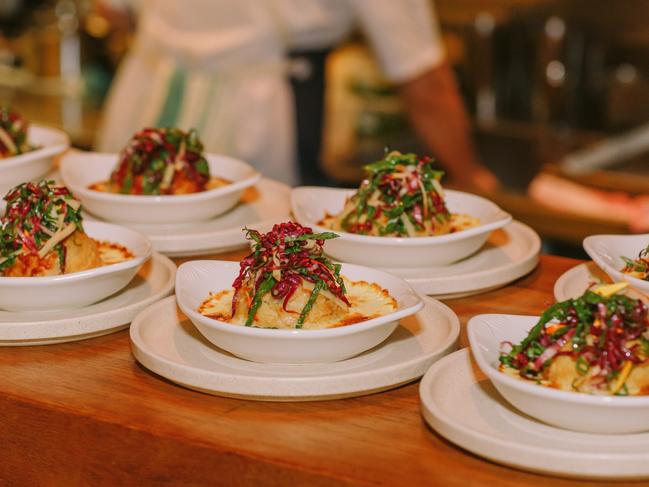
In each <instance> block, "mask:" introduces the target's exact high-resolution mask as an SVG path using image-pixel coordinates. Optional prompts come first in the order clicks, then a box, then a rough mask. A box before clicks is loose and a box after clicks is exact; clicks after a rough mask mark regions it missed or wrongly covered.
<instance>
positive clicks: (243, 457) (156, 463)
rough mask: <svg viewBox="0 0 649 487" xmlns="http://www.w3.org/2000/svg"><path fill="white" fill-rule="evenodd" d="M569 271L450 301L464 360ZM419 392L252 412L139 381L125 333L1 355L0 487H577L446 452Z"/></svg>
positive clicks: (269, 406) (537, 274) (258, 405)
mask: <svg viewBox="0 0 649 487" xmlns="http://www.w3.org/2000/svg"><path fill="white" fill-rule="evenodd" d="M239 255H240V254H238V253H232V254H228V255H225V256H222V257H226V258H230V259H231V258H236V257H238V256H239ZM212 257H213V256H212ZM577 263H578V261H575V260H571V259H564V258H559V257H550V256H543V257H542V258H541V262H540V265H539V267H538V268H537V269H536V270H535V271H534V272H533V273H532V274H530V275H528V276H527V277H525V278H523V279H521V280H519V281H517V282H516V283H514V284H513V285H511V286H508V287H506V288H503V289H500V290H496V291H493V292H490V293H486V294H483V295H480V296H474V297H469V298H463V299H457V300H452V301H448V302H447V304H449V305H450V306H451V307H452V308H453V309H454V310H455V312H456V313H457V314H458V315H459V317H460V321H461V323H462V326H463V331H462V336H461V339H460V344H461V346H466V345H467V340H466V335H465V333H464V325H465V324H466V322H467V320H468V319H469V318H470V317H471V316H473V315H475V314H478V313H484V312H502V313H519V314H536V313H538V312H539V311H540V310H541V309H542V308H543V307H545V306H546V305H548V304H550V303H551V302H552V294H551V293H552V286H553V284H554V281H555V280H556V278H557V277H558V276H559V275H561V274H562V273H563V272H564V271H566V270H567V269H569V268H570V267H572V266H574V265H576V264H577ZM417 387H418V384H417V383H413V384H409V385H406V386H402V387H399V388H397V389H394V390H391V391H388V392H382V393H379V394H374V395H370V396H365V397H359V398H353V399H343V400H337V401H320V402H310V403H265V402H252V401H245V400H237V399H227V398H220V397H215V396H210V395H206V394H201V393H199V392H194V391H190V390H187V389H184V388H182V387H179V386H176V385H174V384H172V383H171V382H169V381H166V380H164V379H162V378H160V377H158V376H156V375H155V374H152V373H150V372H148V371H147V370H146V369H144V368H143V367H141V366H140V365H138V363H136V362H135V360H134V359H133V357H132V355H131V352H130V345H129V336H128V332H127V331H121V332H118V333H114V334H112V335H108V336H104V337H100V338H94V339H90V340H86V341H82V342H75V343H69V344H61V345H51V346H34V347H14V348H3V349H0V448H1V450H2V454H1V457H0V485H46V486H49V485H54V486H58V485H64V486H74V485H93V486H95V485H136V484H137V485H208V484H209V485H228V486H229V485H255V486H258V485H271V486H273V485H309V486H319V485H399V486H405V485H449V486H465V485H471V486H490V487H491V486H496V485H498V486H519V485H530V486H532V485H534V486H549V485H552V486H568V485H586V484H587V482H578V481H571V480H566V479H558V478H552V477H545V476H541V475H534V474H530V473H526V472H521V471H517V470H513V469H510V468H507V467H503V466H500V465H497V464H493V463H490V462H488V461H485V460H482V459H480V458H478V457H475V456H473V455H471V454H469V453H467V452H465V451H463V450H461V449H459V448H457V447H455V446H453V445H452V444H450V443H449V442H447V441H445V440H444V439H443V438H441V437H440V436H438V435H437V434H436V433H435V432H434V431H433V430H431V429H430V428H428V427H427V426H426V424H425V423H424V422H423V420H422V419H421V416H420V411H419V398H418V394H417ZM597 485H604V484H603V483H601V482H600V483H597Z"/></svg>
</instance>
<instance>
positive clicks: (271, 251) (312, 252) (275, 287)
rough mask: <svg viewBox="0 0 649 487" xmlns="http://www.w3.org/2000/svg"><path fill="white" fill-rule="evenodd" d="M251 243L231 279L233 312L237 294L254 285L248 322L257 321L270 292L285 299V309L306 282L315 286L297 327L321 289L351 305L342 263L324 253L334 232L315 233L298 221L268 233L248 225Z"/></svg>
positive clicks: (250, 323)
mask: <svg viewBox="0 0 649 487" xmlns="http://www.w3.org/2000/svg"><path fill="white" fill-rule="evenodd" d="M245 230H246V233H247V238H248V239H249V240H250V241H251V243H252V253H250V254H249V255H248V256H247V257H246V258H244V259H243V260H242V261H241V263H240V266H241V269H240V271H239V275H238V276H237V278H236V279H235V280H234V282H233V283H232V287H233V288H234V297H233V299H232V316H234V315H235V313H236V308H237V302H238V295H239V293H240V292H241V290H242V288H243V287H244V286H248V287H251V288H254V291H253V292H252V293H251V294H252V301H251V303H250V307H249V312H248V317H247V320H246V323H245V324H246V326H251V325H252V324H253V323H254V320H255V315H256V313H257V310H258V309H259V306H261V303H262V298H263V297H264V295H266V294H267V293H270V295H271V296H272V297H273V298H275V299H278V300H283V304H282V306H283V309H284V311H287V312H288V310H287V309H286V306H287V304H288V301H289V300H290V299H291V296H293V294H294V293H295V291H296V290H297V289H298V288H299V287H300V286H303V285H304V284H306V285H307V286H308V287H312V290H311V295H310V298H309V299H308V301H307V303H306V304H305V306H304V307H303V309H302V310H301V312H300V315H299V317H298V319H297V322H296V328H301V327H302V325H303V324H304V321H305V319H306V318H307V316H308V314H309V312H310V311H311V308H312V307H313V305H314V303H315V301H316V299H317V297H318V294H319V293H321V292H322V293H330V295H331V296H332V297H333V298H334V299H337V300H339V301H340V302H342V303H343V304H344V306H349V305H350V304H349V301H348V300H347V298H346V297H345V293H346V291H345V285H344V283H343V279H342V277H341V276H340V264H334V263H333V262H331V260H330V259H329V258H327V257H325V256H324V253H323V244H324V241H325V240H329V239H332V238H336V237H337V236H338V235H336V234H335V233H332V232H324V233H313V231H312V230H311V229H310V228H308V227H304V226H302V225H300V224H298V223H292V222H288V223H280V224H276V225H274V226H273V229H272V230H271V231H270V232H268V233H265V234H262V233H260V232H258V231H257V230H251V229H245Z"/></svg>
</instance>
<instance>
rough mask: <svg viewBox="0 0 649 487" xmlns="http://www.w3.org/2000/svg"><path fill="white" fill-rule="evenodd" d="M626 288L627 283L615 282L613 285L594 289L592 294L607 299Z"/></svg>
mask: <svg viewBox="0 0 649 487" xmlns="http://www.w3.org/2000/svg"><path fill="white" fill-rule="evenodd" d="M628 286H629V283H628V282H616V283H614V284H605V285H603V286H597V287H596V288H595V289H593V292H594V293H595V294H599V295H600V296H602V297H603V298H608V297H609V296H613V295H614V294H617V293H618V292H620V291H621V290H622V289H624V288H626V287H628Z"/></svg>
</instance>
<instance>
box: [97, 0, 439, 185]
mask: <svg viewBox="0 0 649 487" xmlns="http://www.w3.org/2000/svg"><path fill="white" fill-rule="evenodd" d="M124 2H126V3H128V4H129V6H130V7H131V8H133V9H134V10H135V11H136V12H137V15H138V20H137V22H138V25H137V33H136V38H135V42H134V45H133V47H132V49H131V51H130V52H129V54H128V55H127V57H126V58H125V60H124V61H123V62H122V64H121V66H120V69H119V71H118V74H117V76H116V79H115V81H114V83H113V86H112V87H111V91H110V94H109V97H108V101H107V105H106V109H105V114H104V120H103V124H102V128H101V130H100V132H99V139H98V149H99V150H101V151H110V152H115V151H118V150H119V149H120V148H121V147H122V146H123V145H124V144H125V143H126V141H127V140H128V139H129V137H130V136H131V135H132V134H133V133H134V132H135V131H137V130H139V129H140V128H142V127H146V126H177V127H180V128H184V129H188V128H191V127H195V128H197V129H198V131H199V133H200V135H201V139H202V140H203V142H204V144H205V147H206V149H207V151H209V152H215V153H222V154H228V155H231V156H234V157H238V158H241V159H243V160H246V161H248V162H250V163H252V164H253V165H255V166H256V167H257V169H258V170H260V171H261V172H262V173H263V174H264V175H266V176H267V177H270V178H273V179H277V180H280V181H284V182H286V183H288V184H295V183H296V182H297V170H296V162H295V148H296V141H295V133H296V132H295V122H294V112H293V100H292V95H291V91H290V87H289V82H288V76H287V61H286V60H287V53H288V52H289V51H291V50H296V49H298V50H299V49H320V48H324V47H327V46H333V45H335V44H336V43H338V42H339V41H341V40H342V39H343V38H344V37H345V36H347V35H348V34H349V32H350V31H351V30H352V28H353V27H354V26H355V25H357V24H360V26H361V27H362V28H363V29H364V31H365V33H366V35H367V37H368V39H369V41H370V44H371V45H372V47H373V50H374V52H375V53H376V55H377V57H378V60H379V62H380V64H381V66H382V68H383V70H384V73H385V75H386V76H387V77H388V79H390V80H392V81H394V82H396V83H402V82H404V81H407V80H410V79H414V78H416V77H417V76H419V75H420V74H421V73H425V72H426V71H428V70H430V69H432V68H435V67H436V66H438V65H440V64H441V63H442V62H443V60H444V50H443V47H442V43H441V41H440V39H439V32H438V28H437V24H436V22H435V21H434V20H435V18H434V12H433V11H432V7H431V5H430V2H429V1H428V0H183V1H178V0H139V1H136V0H110V1H109V2H108V3H109V4H113V6H115V5H119V4H120V3H122V4H123V3H124Z"/></svg>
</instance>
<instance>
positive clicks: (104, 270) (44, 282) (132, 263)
mask: <svg viewBox="0 0 649 487" xmlns="http://www.w3.org/2000/svg"><path fill="white" fill-rule="evenodd" d="M86 225H88V226H90V227H92V226H99V227H104V228H106V229H110V228H113V229H119V230H127V231H128V232H131V233H132V234H134V235H136V236H137V238H139V239H141V240H142V242H143V243H145V244H146V247H145V251H144V253H143V254H142V255H140V256H134V257H133V258H132V259H130V260H127V261H124V262H118V263H116V264H108V265H104V266H101V267H94V268H92V269H86V270H83V271H79V272H70V273H68V274H59V275H57V276H35V277H6V276H0V288H3V287H14V286H15V287H42V286H50V285H53V284H57V283H61V282H65V283H71V282H77V281H83V280H86V279H91V278H94V277H100V276H105V275H108V274H114V273H118V272H121V271H125V270H128V269H132V268H134V267H139V266H140V265H142V264H144V263H145V262H146V261H147V260H149V258H150V257H151V255H152V254H153V245H152V244H151V242H150V241H149V239H148V238H146V237H145V236H144V235H142V234H141V233H140V232H138V231H136V230H133V229H131V228H128V227H124V226H122V225H115V224H114V223H106V222H98V221H89V222H84V226H86Z"/></svg>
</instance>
